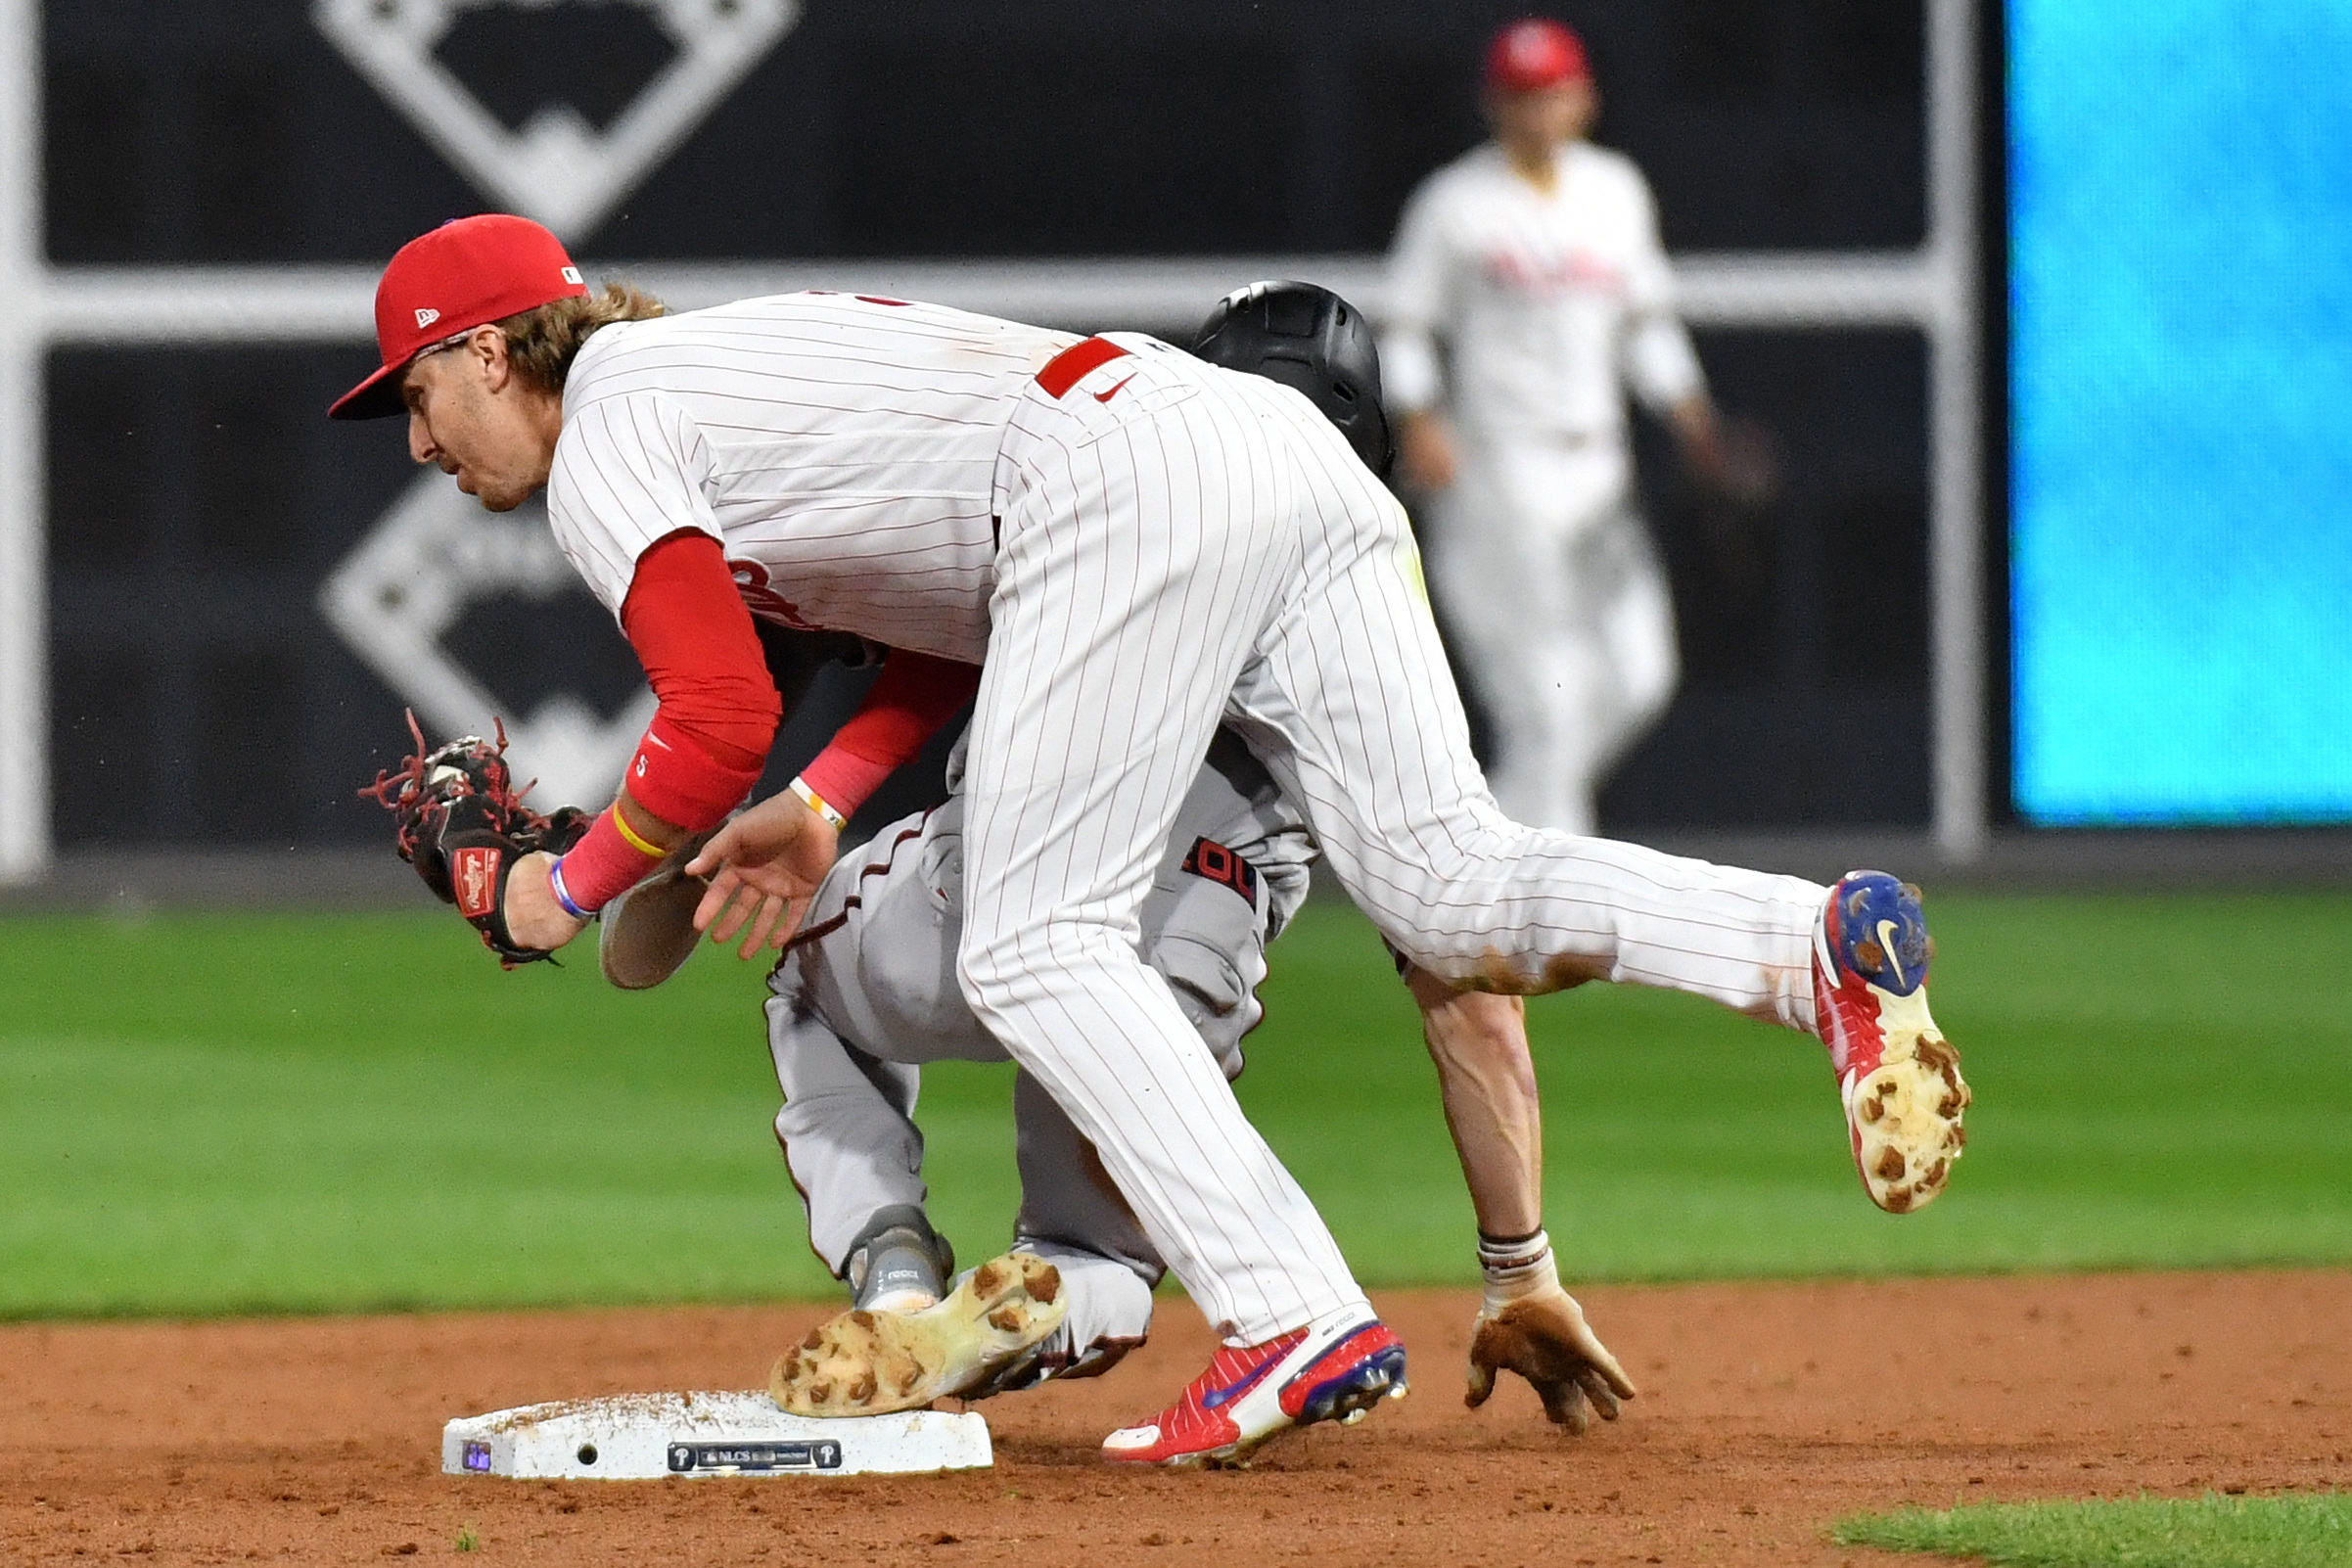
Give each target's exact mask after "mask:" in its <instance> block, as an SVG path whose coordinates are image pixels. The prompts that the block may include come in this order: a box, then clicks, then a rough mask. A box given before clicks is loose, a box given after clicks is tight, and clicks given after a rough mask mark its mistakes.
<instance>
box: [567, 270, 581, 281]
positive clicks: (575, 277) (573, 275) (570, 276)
mask: <svg viewBox="0 0 2352 1568" xmlns="http://www.w3.org/2000/svg"><path fill="white" fill-rule="evenodd" d="M564 281H565V282H566V283H577V282H579V281H580V277H579V268H577V267H566V268H564Z"/></svg>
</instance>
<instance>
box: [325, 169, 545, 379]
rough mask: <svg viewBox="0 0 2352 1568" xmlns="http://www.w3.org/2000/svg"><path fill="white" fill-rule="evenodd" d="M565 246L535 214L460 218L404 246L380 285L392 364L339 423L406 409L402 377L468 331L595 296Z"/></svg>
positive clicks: (380, 337) (380, 331)
mask: <svg viewBox="0 0 2352 1568" xmlns="http://www.w3.org/2000/svg"><path fill="white" fill-rule="evenodd" d="M587 292H588V286H587V285H586V284H585V283H583V282H581V281H580V276H579V268H577V267H576V266H574V265H573V264H572V257H570V256H569V255H566V254H564V242H563V241H561V240H559V239H557V238H556V237H555V236H554V235H552V234H550V233H548V232H547V230H545V229H543V228H541V227H540V226H539V225H538V224H536V223H533V222H532V221H531V220H530V219H529V218H525V217H514V216H511V215H509V214H507V213H504V212H484V213H482V214H481V215H480V216H477V217H462V218H451V219H450V220H449V221H448V222H446V223H444V224H442V225H441V226H440V227H439V228H438V229H435V230H433V231H432V232H431V233H430V234H422V235H419V236H418V237H417V238H415V239H413V240H411V241H409V242H408V243H407V244H406V245H403V246H402V247H400V249H399V251H398V252H397V253H396V254H394V255H393V256H392V265H390V266H388V267H386V268H385V269H384V279H383V281H382V282H380V283H378V284H377V285H376V347H377V349H378V351H379V352H380V353H381V354H382V356H383V359H384V363H383V364H382V365H381V366H379V367H378V368H377V371H376V373H375V374H374V375H372V376H370V377H368V379H367V380H365V381H363V382H361V383H360V384H359V385H358V386H356V387H354V388H352V389H351V390H350V391H349V392H345V393H344V394H343V395H342V396H341V397H338V398H337V399H336V400H335V404H334V406H333V407H331V408H329V409H328V410H327V417H328V418H329V419H382V418H384V417H386V416H388V415H391V414H397V413H399V412H400V411H401V403H400V372H401V371H403V370H405V369H407V368H408V362H409V361H410V360H411V359H414V358H415V357H416V356H417V355H418V354H420V353H422V352H424V351H425V350H426V349H428V348H431V347H433V346H436V345H438V344H443V343H446V342H448V341H449V339H450V338H451V337H452V336H454V335H456V334H458V333H463V332H471V331H473V330H474V329H475V328H476V327H480V326H484V325H485V324H487V323H489V322H492V321H498V320H502V319H504V318H505V317H507V316H512V315H519V314H521V313H522V312H523V311H526V310H535V309H537V308H538V307H539V306H540V305H543V304H545V303H547V302H548V301H549V300H564V299H569V298H571V297H572V296H574V295H580V294H586V293H587Z"/></svg>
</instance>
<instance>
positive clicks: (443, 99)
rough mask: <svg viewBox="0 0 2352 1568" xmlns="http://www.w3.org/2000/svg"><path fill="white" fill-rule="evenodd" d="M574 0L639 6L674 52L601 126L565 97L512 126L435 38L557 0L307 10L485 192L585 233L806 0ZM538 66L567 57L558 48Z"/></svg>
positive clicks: (327, 4) (364, 1)
mask: <svg viewBox="0 0 2352 1568" xmlns="http://www.w3.org/2000/svg"><path fill="white" fill-rule="evenodd" d="M575 3H580V4H596V5H603V6H623V5H625V6H630V7H633V8H634V9H636V10H638V11H641V12H644V13H645V14H646V15H647V17H648V19H649V20H650V21H651V22H652V23H653V24H654V25H655V26H656V27H657V28H658V29H660V31H661V33H662V34H663V36H664V38H665V39H666V40H667V41H668V43H669V45H670V46H671V48H672V49H674V51H675V53H674V54H673V55H672V56H671V57H670V59H669V62H668V64H666V65H664V66H663V67H662V68H661V69H659V70H658V71H657V72H656V73H655V74H654V76H653V77H652V79H651V80H649V81H647V82H646V84H645V85H644V86H643V87H642V88H641V89H639V91H638V93H637V95H636V97H635V98H633V99H632V100H630V101H629V104H628V106H627V108H625V109H623V111H622V112H621V113H620V115H618V116H616V117H615V118H614V119H613V120H612V121H611V123H609V124H607V125H605V126H603V127H601V128H599V127H598V126H596V125H594V124H591V123H590V122H589V120H588V118H587V116H586V115H582V114H581V113H580V112H579V110H578V109H576V108H575V107H574V106H573V105H571V104H569V103H561V102H559V103H555V104H550V105H546V106H544V107H542V108H540V109H539V110H538V111H537V112H535V113H534V114H533V115H531V116H530V119H529V120H527V121H525V122H524V123H523V124H522V125H521V126H509V125H507V124H506V123H505V122H503V121H502V120H500V119H499V118H498V116H497V115H493V114H491V113H490V111H489V110H488V109H486V108H484V106H483V103H482V100H481V99H479V98H477V97H476V96H475V95H474V92H473V90H472V89H471V88H469V87H467V86H466V84H465V83H464V82H463V81H460V80H459V79H458V77H457V76H456V74H455V73H454V72H452V71H451V70H450V69H449V68H448V67H447V66H445V65H443V64H442V63H441V60H440V57H439V53H438V51H439V49H440V47H441V45H442V44H443V43H444V42H445V41H446V40H447V39H448V37H449V33H450V30H451V29H452V28H453V27H455V26H456V25H457V24H458V23H459V21H460V20H461V19H462V18H463V16H464V15H465V14H466V13H468V12H476V11H541V12H543V11H548V10H551V9H553V5H554V0H315V3H314V5H313V6H312V8H311V13H310V16H311V21H312V22H313V23H315V24H316V26H317V27H318V30H319V31H320V32H323V33H325V34H326V35H327V38H328V41H329V42H331V43H333V44H334V45H335V47H336V48H337V49H339V50H341V51H342V53H343V56H344V58H345V59H346V60H348V61H349V62H350V63H351V64H352V66H353V67H355V68H356V69H358V71H359V74H360V75H362V76H364V77H366V78H367V80H368V82H369V83H370V84H371V85H372V86H374V87H375V89H376V91H378V92H380V93H382V94H383V95H384V96H385V98H386V99H388V100H389V101H390V102H391V103H392V106H393V107H394V108H396V109H398V110H399V111H400V112H401V113H402V114H403V115H407V116H408V121H409V123H410V124H412V125H414V126H415V127H416V128H417V129H418V131H420V132H422V133H423V135H424V137H425V139H426V140H427V141H429V142H431V143H432V144H433V145H434V146H435V147H436V148H438V149H439V151H440V154H441V156H442V157H444V158H446V159H448V160H449V161H450V162H452V163H454V164H456V165H457V167H458V168H460V169H461V170H463V171H464V172H465V174H466V175H467V177H468V178H470V179H472V180H473V181H474V183H475V184H476V185H478V186H480V187H481V188H482V190H483V191H484V194H486V195H488V196H489V197H491V198H492V199H493V200H495V201H497V202H498V203H499V204H500V205H502V206H504V207H505V208H507V209H508V210H510V211H515V212H520V213H522V214H524V215H525V216H527V217H533V218H536V219H538V220H539V221H540V222H541V223H544V224H546V225H547V226H548V227H549V228H551V229H553V230H555V232H556V233H557V234H559V235H561V236H562V237H563V238H564V239H565V240H566V241H568V242H576V241H578V240H580V239H582V238H583V237H585V236H586V235H587V234H588V232H589V231H590V230H592V229H594V228H595V227H596V225H597V224H598V223H600V222H602V221H603V220H604V217H605V215H606V214H607V213H608V212H610V211H612V209H613V208H614V206H615V204H617V203H619V202H620V201H621V199H622V198H623V197H624V196H626V195H627V194H628V193H629V192H630V191H632V190H634V189H635V188H636V185H637V182H638V181H639V180H641V179H643V178H644V177H645V176H646V175H647V174H648V173H650V172H652V170H653V169H654V168H655V167H657V166H658V165H659V164H660V163H661V161H663V160H664V159H666V158H668V157H669V155H670V154H671V153H672V152H673V151H675V150H676V148H677V146H678V144H679V143H680V142H682V141H684V140H685V139H686V138H687V137H688V136H690V135H692V134H693V133H694V129H695V127H696V126H698V125H700V124H701V123H702V122H703V120H704V119H705V118H706V117H708V116H709V115H710V113H711V112H712V111H713V110H714V109H715V108H717V107H718V104H719V102H720V100H722V99H724V98H725V97H726V95H727V94H728V93H730V92H732V91H733V90H734V88H735V84H736V83H737V82H739V81H741V80H742V79H743V76H744V73H745V72H747V71H749V70H750V69H752V67H754V66H756V65H758V64H759V63H760V60H761V57H762V56H764V55H765V54H766V53H767V52H768V51H769V50H770V49H772V48H774V47H775V44H776V41H777V40H778V39H780V38H782V37H783V36H784V34H785V33H787V32H789V31H791V30H792V26H793V23H796V22H798V21H799V20H800V10H801V8H800V0H575ZM541 67H542V69H546V70H548V71H550V72H557V71H560V70H561V69H562V65H561V62H559V61H547V62H543V63H541ZM566 281H567V282H571V281H576V280H574V279H567V280H566Z"/></svg>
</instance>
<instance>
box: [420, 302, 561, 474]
mask: <svg viewBox="0 0 2352 1568" xmlns="http://www.w3.org/2000/svg"><path fill="white" fill-rule="evenodd" d="M400 395H401V397H402V399H403V400H404V401H406V403H407V404H408V455H409V456H411V457H413V458H415V459H416V460H417V461H418V462H420V463H434V464H437V465H438V466H439V468H440V471H441V472H442V473H444V474H447V475H450V476H451V477H453V478H454V479H455V480H456V481H457V487H458V488H459V489H461V490H463V491H465V492H466V493H467V494H468V495H471V496H474V497H475V498H476V499H478V500H480V501H481V502H482V504H483V505H484V506H485V507H487V508H488V509H489V510H490V511H493V512H508V511H512V510H513V509H514V508H516V507H518V506H521V505H522V504H523V503H524V502H525V501H527V500H529V499H530V496H531V494H532V492H533V491H535V490H537V489H538V488H539V486H540V485H542V484H546V483H547V469H548V466H549V463H550V462H551V461H552V459H553V456H554V451H555V442H554V438H553V435H552V433H551V432H549V431H548V430H546V428H545V418H544V415H545V410H544V409H541V408H539V407H538V406H537V403H538V402H539V401H540V400H539V399H533V398H532V397H530V395H529V393H528V392H527V391H526V389H525V388H524V387H523V385H522V383H521V382H520V381H519V380H518V379H517V378H516V377H515V375H514V374H513V372H512V370H511V369H510V368H509V366H508V365H507V362H506V345H505V340H504V339H503V338H502V337H500V336H499V335H498V334H497V333H496V332H494V331H487V330H485V331H484V332H477V333H475V334H473V335H471V336H469V337H468V338H467V339H466V340H465V341H463V342H461V343H458V344H456V345H454V346H449V347H443V348H436V349H432V350H429V351H428V352H427V353H425V354H424V355H423V356H422V357H420V358H418V359H416V360H415V361H413V362H411V363H410V365H409V367H408V370H407V373H406V374H405V375H404V376H403V377H402V378H401V384H400Z"/></svg>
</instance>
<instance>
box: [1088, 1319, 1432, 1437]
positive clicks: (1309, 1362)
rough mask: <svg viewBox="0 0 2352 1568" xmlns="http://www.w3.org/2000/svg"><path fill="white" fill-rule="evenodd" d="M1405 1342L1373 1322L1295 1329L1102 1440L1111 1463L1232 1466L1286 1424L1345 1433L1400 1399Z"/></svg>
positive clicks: (1232, 1354)
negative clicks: (1329, 1425) (1332, 1424)
mask: <svg viewBox="0 0 2352 1568" xmlns="http://www.w3.org/2000/svg"><path fill="white" fill-rule="evenodd" d="M1405 1387H1406V1385H1405V1342H1404V1341H1402V1340H1400V1339H1399V1338H1397V1336H1396V1334H1395V1333H1393V1332H1392V1331H1391V1330H1390V1329H1389V1327H1388V1326H1387V1325H1386V1324H1385V1323H1382V1322H1381V1321H1380V1320H1379V1319H1378V1318H1361V1319H1359V1320H1358V1321H1356V1322H1354V1323H1346V1324H1342V1325H1340V1326H1338V1327H1337V1328H1333V1329H1320V1330H1318V1329H1314V1328H1297V1329H1293V1330H1291V1331H1290V1332H1289V1333H1287V1334H1284V1335H1281V1336H1280V1337H1279V1338H1275V1339H1269V1340H1268V1341H1267V1342H1266V1343H1265V1344H1263V1345H1250V1346H1246V1347H1243V1348H1241V1349H1238V1350H1236V1349H1232V1348H1230V1347H1228V1348H1226V1349H1224V1350H1221V1351H1219V1352H1218V1353H1217V1355H1216V1357H1215V1359H1214V1360H1211V1361H1210V1362H1209V1369H1208V1370H1207V1371H1205V1372H1203V1373H1201V1375H1200V1376H1198V1377H1196V1378H1194V1379H1193V1380H1192V1382H1191V1384H1190V1386H1188V1387H1187V1388H1186V1389H1185V1390H1184V1393H1183V1396H1182V1397H1181V1398H1180V1399H1178V1400H1177V1401H1176V1403H1175V1404H1174V1405H1172V1406H1170V1407H1168V1408H1167V1409H1165V1410H1162V1411H1161V1412H1160V1413H1159V1414H1158V1415H1156V1416H1154V1417H1152V1419H1150V1420H1149V1421H1146V1422H1144V1423H1143V1424H1142V1425H1141V1426H1130V1427H1125V1428H1122V1429H1121V1430H1119V1431H1117V1432H1114V1433H1112V1434H1111V1435H1110V1436H1109V1437H1107V1438H1105V1439H1103V1444H1102V1456H1103V1457H1104V1458H1106V1459H1110V1460H1113V1461H1114V1462H1117V1463H1120V1464H1160V1465H1168V1466H1171V1467H1187V1466H1197V1467H1208V1468H1216V1467H1219V1466H1223V1465H1233V1466H1240V1465H1244V1464H1247V1463H1248V1462H1249V1457H1250V1454H1251V1453H1254V1452H1255V1451H1256V1450H1257V1449H1259V1448H1261V1447H1263V1446H1264V1445H1265V1444H1266V1443H1268V1441H1270V1440H1271V1439H1273V1438H1275V1437H1278V1436H1280V1435H1281V1434H1282V1433H1284V1432H1287V1431H1289V1430H1290V1429H1291V1428H1292V1427H1295V1426H1312V1425H1314V1423H1315V1422H1317V1421H1339V1422H1341V1423H1343V1424H1347V1425H1353V1424H1354V1423H1356V1422H1358V1421H1360V1420H1362V1419H1363V1417H1364V1415H1365V1413H1366V1412H1367V1411H1369V1410H1370V1409H1371V1408H1372V1407H1373V1406H1375V1405H1378V1404H1379V1403H1380V1402H1381V1401H1382V1400H1384V1399H1388V1400H1401V1399H1403V1398H1404V1397H1405Z"/></svg>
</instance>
